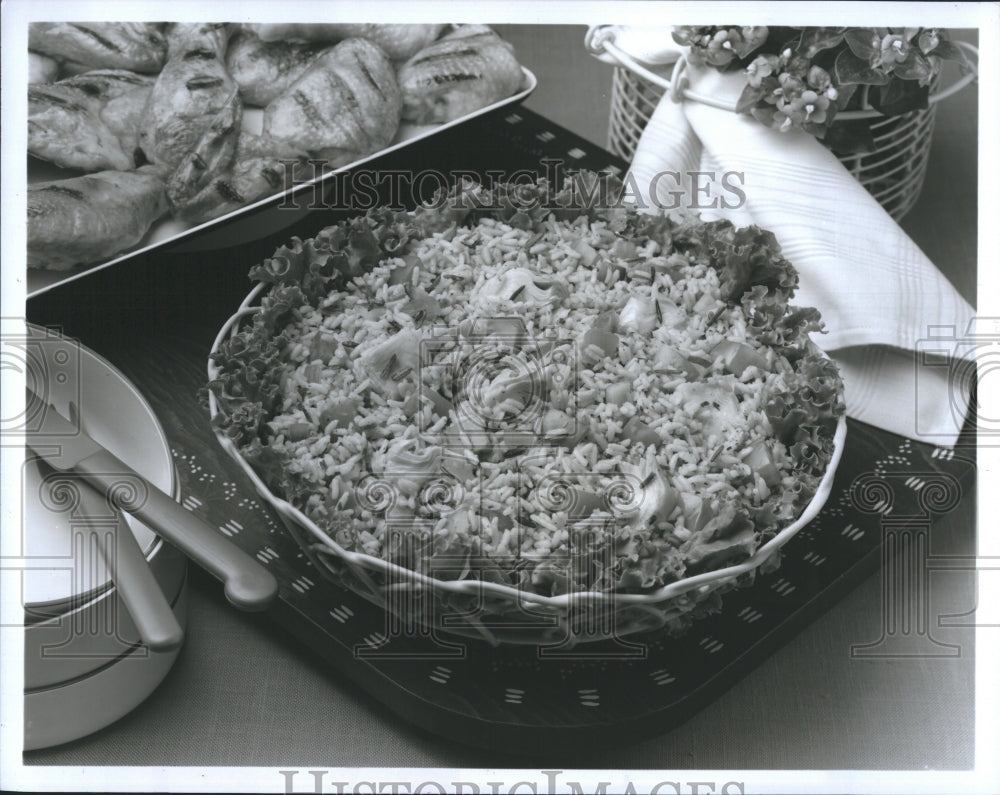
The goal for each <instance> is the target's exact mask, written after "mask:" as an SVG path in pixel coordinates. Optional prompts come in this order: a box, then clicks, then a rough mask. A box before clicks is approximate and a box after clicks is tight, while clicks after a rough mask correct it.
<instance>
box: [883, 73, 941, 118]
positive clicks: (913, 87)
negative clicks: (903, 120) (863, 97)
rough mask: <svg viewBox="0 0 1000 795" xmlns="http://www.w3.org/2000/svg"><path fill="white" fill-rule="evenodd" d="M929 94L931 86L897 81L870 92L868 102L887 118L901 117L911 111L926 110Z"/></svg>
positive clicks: (911, 81) (910, 81) (908, 81)
mask: <svg viewBox="0 0 1000 795" xmlns="http://www.w3.org/2000/svg"><path fill="white" fill-rule="evenodd" d="M929 93H930V87H929V86H926V85H920V84H918V83H916V82H914V81H913V80H899V79H896V80H893V81H892V82H890V83H889V84H888V85H884V86H879V87H878V88H876V89H875V90H874V91H871V92H869V95H868V101H869V102H871V104H872V107H873V108H875V110H877V111H879V112H880V113H882V114H883V115H885V116H899V115H901V114H903V113H909V112H910V111H911V110H921V109H923V108H926V107H927V97H928V94H929Z"/></svg>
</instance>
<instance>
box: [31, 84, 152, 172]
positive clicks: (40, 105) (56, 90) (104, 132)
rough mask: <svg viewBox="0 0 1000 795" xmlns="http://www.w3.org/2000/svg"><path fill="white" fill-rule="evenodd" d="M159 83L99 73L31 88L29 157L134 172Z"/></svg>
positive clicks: (84, 167) (67, 165)
mask: <svg viewBox="0 0 1000 795" xmlns="http://www.w3.org/2000/svg"><path fill="white" fill-rule="evenodd" d="M153 82H154V79H153V78H152V77H148V76H146V75H140V74H136V73H135V72H129V71H126V70H116V69H99V70H94V71H91V72H86V73H84V74H82V75H77V76H76V77H70V78H67V79H66V80H62V81H60V82H58V83H51V84H39V85H33V86H29V88H28V153H29V154H31V155H33V156H34V157H37V158H39V159H42V160H48V161H50V162H52V163H55V164H56V165H58V166H61V167H63V168H76V169H81V170H83V171H102V170H107V169H111V170H118V171H128V170H130V169H133V168H135V167H136V166H137V165H141V162H142V160H143V159H144V158H143V157H142V156H141V155H139V158H138V162H137V153H136V148H137V144H138V135H139V125H140V123H141V120H142V116H143V112H144V109H145V106H146V101H147V99H148V97H149V93H150V91H151V90H152V86H153Z"/></svg>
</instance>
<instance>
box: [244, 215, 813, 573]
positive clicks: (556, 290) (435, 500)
mask: <svg viewBox="0 0 1000 795" xmlns="http://www.w3.org/2000/svg"><path fill="white" fill-rule="evenodd" d="M500 318H506V320H498V319H500ZM511 318H513V319H515V320H513V321H512V320H510V319H511ZM599 319H600V320H599ZM595 323H597V324H601V323H603V324H604V326H605V327H610V328H608V330H607V331H606V333H605V334H604V335H595V334H590V335H588V332H591V329H593V328H594V327H595ZM519 329H520V330H519ZM609 335H610V336H609ZM592 337H593V338H592ZM281 339H282V342H281V345H282V349H281V359H282V361H283V363H284V365H283V368H282V372H281V375H280V381H279V382H278V384H279V385H280V401H279V402H278V404H277V406H276V408H275V410H274V411H273V413H272V414H271V416H269V417H267V418H266V420H267V421H266V424H264V425H263V426H262V428H261V437H262V445H263V447H265V448H267V449H268V450H269V451H270V453H271V454H272V456H276V457H277V460H279V461H280V462H281V465H282V467H283V470H284V476H285V478H287V480H282V482H281V484H274V485H278V486H279V487H281V486H285V487H286V491H288V490H289V489H288V488H287V483H288V482H293V483H294V488H293V489H291V491H292V492H294V493H290V494H289V496H290V498H291V499H293V501H294V502H295V503H296V504H297V505H298V506H299V507H300V508H301V509H302V510H303V511H304V512H305V513H306V514H307V515H308V516H310V518H311V519H313V520H314V521H315V522H316V523H317V524H318V525H319V526H320V527H322V528H324V529H326V530H327V532H329V533H330V535H331V537H332V538H333V539H334V540H335V541H336V542H337V543H338V544H340V545H341V546H343V547H344V548H347V549H351V550H356V551H362V552H365V553H368V554H371V555H374V556H381V557H385V558H386V559H389V560H394V561H396V562H399V563H401V564H403V565H406V566H410V567H412V568H417V569H420V570H423V571H425V572H428V573H431V574H434V575H436V576H442V577H446V578H450V577H455V576H470V577H476V576H482V577H487V578H490V579H494V580H498V581H501V582H508V583H511V584H517V585H521V586H525V587H529V588H531V589H533V590H535V591H538V592H541V593H558V592H561V591H563V590H566V589H577V588H586V589H599V590H614V589H618V590H643V589H648V588H653V587H656V586H658V585H662V584H663V583H665V582H669V581H672V580H675V579H678V578H680V577H683V576H685V574H690V573H692V572H693V571H697V570H701V569H703V568H706V567H712V566H715V565H724V564H725V563H726V562H728V561H732V560H734V559H739V558H741V557H745V556H746V555H748V554H750V553H751V552H752V551H753V549H754V548H755V547H756V546H758V545H759V544H760V543H761V542H762V541H763V540H765V539H766V538H767V537H769V536H770V535H773V533H774V532H775V531H776V530H777V529H779V528H780V527H781V526H783V525H785V524H787V523H789V522H790V521H792V520H793V519H794V518H795V517H796V516H797V514H798V512H799V511H800V510H801V508H802V506H803V504H804V501H805V500H807V498H808V496H809V495H810V494H811V493H812V490H813V489H814V487H815V480H816V473H807V472H804V471H803V469H802V467H800V466H796V462H795V461H794V460H793V457H792V456H791V455H790V452H789V447H788V446H787V445H786V444H783V443H782V442H781V441H780V440H779V439H778V438H776V435H775V433H774V431H773V429H772V426H771V423H770V422H769V419H768V416H767V413H766V406H767V404H768V401H769V400H770V399H771V397H772V396H775V395H787V394H789V393H790V392H791V391H792V390H793V387H792V385H791V380H792V378H791V376H792V374H793V373H794V367H793V365H792V364H791V363H790V362H789V361H788V359H787V358H786V357H785V356H784V355H783V354H782V352H781V351H778V350H770V349H768V347H767V346H766V345H763V344H762V343H761V341H760V339H759V338H758V337H755V336H754V335H753V334H751V333H749V332H748V318H747V311H746V309H745V307H742V306H741V305H740V304H738V303H727V302H726V301H725V300H723V297H722V290H721V288H720V279H719V274H718V272H717V270H716V269H715V268H713V267H711V266H710V265H709V264H708V263H706V262H705V261H704V257H700V256H694V255H692V254H685V253H683V252H678V251H676V250H670V249H669V248H668V247H667V246H664V245H662V244H661V243H659V242H657V241H656V240H655V239H652V238H650V239H644V240H637V241H630V240H628V239H625V238H623V237H622V235H621V234H619V233H618V232H616V231H613V230H612V229H611V228H609V225H608V223H607V222H606V221H605V220H601V219H600V218H596V219H595V218H590V217H588V216H586V215H583V216H581V217H579V218H577V219H576V220H573V221H557V220H555V219H554V218H553V217H549V218H547V219H545V220H543V221H541V222H539V223H538V224H537V229H527V230H525V229H520V228H515V227H513V226H511V225H509V224H508V223H505V222H503V221H501V220H498V219H497V218H493V217H482V218H480V219H478V221H475V222H473V223H471V224H467V225H460V226H458V227H457V229H456V228H451V229H448V230H446V231H445V232H436V233H433V234H429V235H426V236H424V237H422V238H420V239H417V240H415V241H411V243H410V245H409V246H408V248H407V251H406V255H405V256H395V257H385V258H383V259H382V260H381V261H380V262H379V263H378V264H377V265H375V266H374V267H372V268H371V269H370V271H369V272H366V273H362V274H361V275H358V276H356V277H355V278H353V279H352V280H351V281H350V282H349V283H348V284H346V285H345V286H344V287H343V289H339V290H335V291H331V292H329V293H328V294H326V295H324V296H323V297H322V298H321V299H320V300H317V301H314V302H312V303H304V304H302V305H300V306H297V307H295V308H294V309H293V311H292V314H291V317H290V320H289V321H288V322H287V323H286V324H285V325H284V327H283V329H282V338H281ZM803 339H804V336H803ZM595 340H596V341H595ZM727 340H728V341H731V342H735V343H741V344H743V345H745V346H749V348H751V349H752V350H753V351H755V352H757V353H758V354H759V355H761V356H763V357H765V360H766V362H767V365H768V366H767V367H758V366H748V367H746V369H745V370H743V371H742V372H740V373H739V374H735V373H734V372H732V371H731V370H732V369H733V368H730V367H727V365H726V363H725V361H724V360H723V359H722V358H720V355H719V352H718V350H717V346H718V345H719V344H720V343H723V342H725V341H727ZM602 344H603V346H604V347H602ZM664 349H671V350H672V351H673V352H674V353H676V354H679V355H680V356H681V357H683V358H684V360H686V361H687V362H688V363H689V364H690V365H692V367H691V370H690V371H685V370H684V369H683V368H680V369H679V368H678V367H676V366H669V365H662V364H661V365H660V366H655V367H654V364H656V363H657V362H658V359H657V357H658V356H661V355H662V353H661V352H662V351H663V350H664ZM737 369H738V368H737ZM420 385H423V388H425V389H427V390H433V393H431V392H426V393H423V394H426V395H429V397H427V398H424V397H421V394H422V393H420V388H421V387H420ZM630 423H631V424H630ZM254 444H255V445H256V444H257V442H255V443H254ZM259 446H260V445H258V447H259ZM760 448H764V449H766V456H765V458H769V461H770V463H772V464H773V470H770V469H769V470H767V471H766V472H764V473H763V474H762V472H761V470H760V467H759V466H758V465H754V464H751V463H748V458H752V457H753V456H755V455H756V456H759V455H761V451H760ZM248 452H249V451H248ZM755 460H757V462H758V463H759V460H760V459H759V458H758V459H755ZM769 483H770V485H769ZM699 514H700V519H699ZM734 516H735V517H736V519H735V520H734ZM739 517H745V518H748V520H749V521H745V522H743V523H742V524H741V523H740V521H739ZM713 520H714V521H713Z"/></svg>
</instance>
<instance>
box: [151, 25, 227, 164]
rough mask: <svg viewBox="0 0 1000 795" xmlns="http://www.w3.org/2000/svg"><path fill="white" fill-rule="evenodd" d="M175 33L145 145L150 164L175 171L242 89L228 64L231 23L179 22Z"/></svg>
mask: <svg viewBox="0 0 1000 795" xmlns="http://www.w3.org/2000/svg"><path fill="white" fill-rule="evenodd" d="M170 36H171V45H170V52H171V55H170V58H169V59H168V60H167V63H166V65H165V66H164V67H163V71H162V72H160V75H159V77H158V78H157V79H156V84H155V85H154V86H153V90H152V91H151V92H150V94H149V100H148V101H147V103H146V108H145V118H144V120H143V127H142V130H141V132H140V134H139V145H140V146H141V147H142V150H143V152H144V153H145V155H146V157H147V158H148V159H149V161H150V162H152V163H156V164H159V165H163V166H166V167H167V168H169V169H173V168H174V167H176V166H177V164H178V163H180V161H181V160H182V159H183V158H184V157H185V156H186V155H187V154H188V153H189V152H190V151H191V150H193V149H194V148H195V147H196V146H197V145H198V141H200V140H201V136H202V135H203V134H204V133H205V131H206V130H207V129H208V127H209V125H210V124H211V123H212V122H213V120H214V119H215V118H216V117H217V116H218V115H219V113H220V111H222V110H223V109H225V108H226V107H228V106H229V104H230V103H231V102H232V101H233V96H234V95H235V94H237V92H238V87H237V85H236V81H234V80H233V78H232V76H231V75H230V74H229V71H228V70H227V69H226V64H225V59H226V46H227V45H228V43H229V26H228V25H224V24H204V25H176V26H174V28H173V29H172V30H171V32H170Z"/></svg>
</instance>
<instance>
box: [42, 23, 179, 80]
mask: <svg viewBox="0 0 1000 795" xmlns="http://www.w3.org/2000/svg"><path fill="white" fill-rule="evenodd" d="M162 28H163V24H162V23H153V22H33V23H31V24H30V25H29V26H28V48H29V49H31V50H33V51H35V52H38V53H41V54H43V55H47V56H49V57H51V58H55V59H56V60H58V61H62V62H68V63H70V64H72V65H74V66H75V67H76V68H77V69H83V70H87V69H92V68H112V69H128V70H130V71H133V72H143V73H146V74H154V73H156V72H159V71H160V69H161V68H162V67H163V64H164V62H165V60H166V57H167V42H166V38H165V37H164V35H163V31H162Z"/></svg>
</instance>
